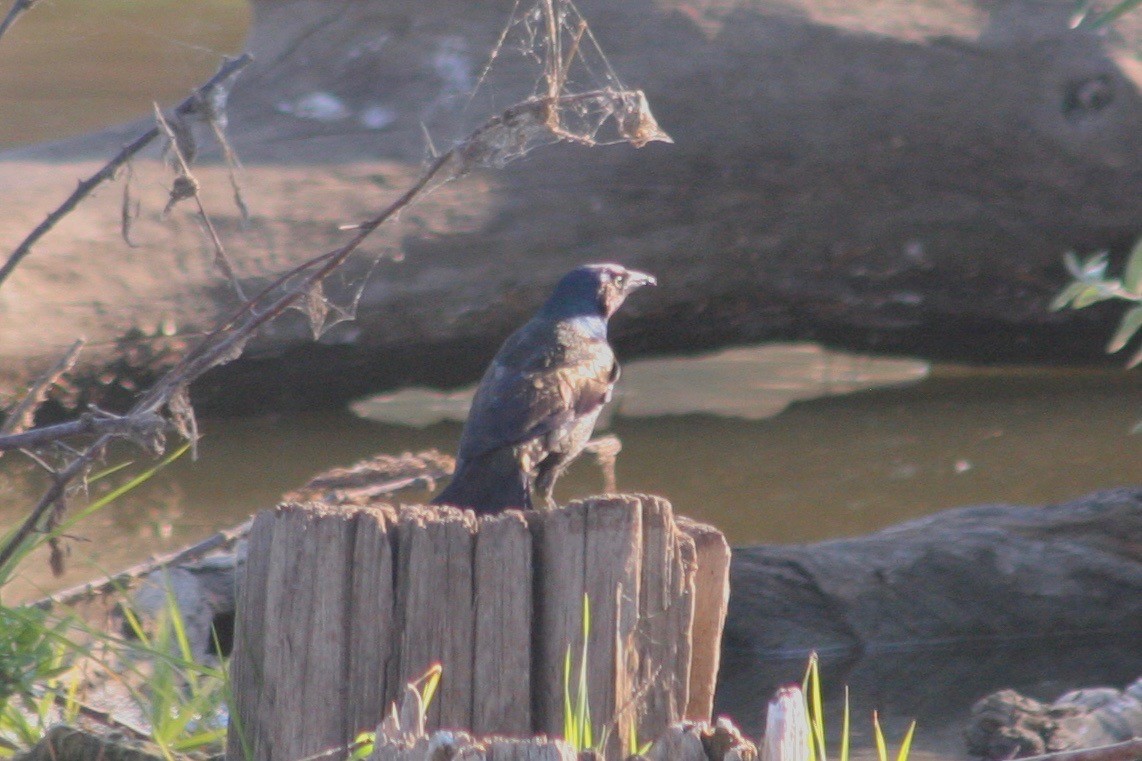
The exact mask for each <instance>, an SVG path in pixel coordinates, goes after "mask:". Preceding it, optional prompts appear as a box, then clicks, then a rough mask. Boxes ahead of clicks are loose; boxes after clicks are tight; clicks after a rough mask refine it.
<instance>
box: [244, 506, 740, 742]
mask: <svg viewBox="0 0 1142 761" xmlns="http://www.w3.org/2000/svg"><path fill="white" fill-rule="evenodd" d="M720 536H721V535H720V534H716V533H715V532H714V531H713V529H710V528H709V527H700V526H694V525H693V524H689V523H684V522H681V521H676V520H675V518H674V516H673V511H672V510H671V508H670V505H669V504H668V503H667V502H665V501H664V500H661V499H658V498H655V497H645V496H613V497H604V498H598V499H594V500H590V501H587V502H577V503H572V504H571V505H569V506H568V507H566V508H562V509H559V510H556V511H553V512H550V513H546V512H543V513H539V512H528V513H519V512H514V511H509V512H507V513H504V514H502V515H497V516H493V517H487V518H480V519H476V518H475V517H474V516H473V514H472V513H471V512H468V511H459V510H455V509H452V508H446V507H441V508H437V507H432V508H428V507H405V508H401V509H400V510H397V509H395V508H391V507H388V506H382V507H378V508H336V509H334V508H331V507H328V506H324V505H321V504H316V503H315V504H293V503H286V504H284V505H282V506H280V507H279V508H277V510H275V511H273V512H265V513H262V514H260V515H259V516H258V517H257V518H256V519H255V522H254V526H253V529H252V530H251V535H250V550H249V559H248V560H247V563H246V566H245V570H244V573H243V575H242V577H241V578H240V579H239V600H238V621H237V629H236V633H235V645H234V655H233V661H232V675H233V685H234V694H235V705H236V708H235V714H236V719H237V721H235V722H233V723H232V724H231V727H232V730H231V738H230V757H231V758H241V757H243V753H244V749H243V748H244V746H245V748H247V749H249V751H250V752H251V753H252V757H253V758H255V759H296V758H301V757H304V756H307V755H310V754H313V753H316V752H319V751H321V750H324V749H328V748H331V747H334V746H337V745H343V744H345V743H348V742H350V741H352V740H353V739H354V738H355V737H356V735H357V734H358V733H359V732H361V731H366V730H371V729H373V728H374V727H375V726H376V725H377V723H378V722H379V721H380V719H381V717H382V716H383V715H384V713H385V711H386V708H387V706H388V705H389V704H390V703H391V702H393V701H395V700H397V698H399V697H400V696H401V695H402V693H403V691H404V688H405V685H406V684H408V683H409V682H412V681H414V680H416V679H417V678H418V677H420V676H421V675H422V674H423V673H425V672H426V671H427V670H428V669H429V668H430V667H431V666H432V665H433V664H434V663H440V664H441V665H442V666H443V676H442V679H441V682H440V687H439V689H438V691H437V693H436V697H435V699H434V700H433V702H432V704H431V706H430V707H429V710H428V712H427V716H426V718H427V726H428V729H430V730H431V729H433V728H436V727H443V728H448V729H462V730H469V731H475V732H476V733H479V734H491V733H496V734H515V735H530V734H532V733H543V734H547V735H553V736H559V735H562V734H563V733H564V731H565V728H564V711H563V707H564V699H565V693H564V669H565V659H566V658H568V657H570V658H571V662H572V680H571V681H572V684H571V686H570V690H571V694H572V696H574V695H575V693H576V690H577V687H576V685H577V683H578V676H577V675H578V673H579V671H578V669H579V665H578V664H579V661H580V658H582V657H583V655H584V654H585V655H586V657H587V664H586V668H587V674H588V679H587V689H588V705H589V708H590V715H591V718H592V721H593V727H594V732H595V737H596V738H599V737H600V736H601V734H600V733H602V732H603V731H604V728H606V731H607V732H608V737H609V741H608V743H607V746H606V747H607V756H608V757H610V758H615V757H617V756H618V754H619V751H620V749H624V748H626V747H628V745H627V743H628V742H629V741H630V740H631V739H632V737H633V735H632V733H633V732H636V731H637V737H638V738H640V740H642V741H645V740H653V739H654V738H655V737H656V736H657V735H658V734H659V733H661V732H662V731H663V730H664V728H665V727H666V726H667V725H669V724H671V723H673V722H677V721H679V720H681V719H682V718H683V716H684V714H685V713H686V710H687V705H688V701H689V697H690V695H691V694H695V695H698V696H708V695H710V694H712V690H713V687H714V684H713V679H714V676H715V673H716V653H717V640H718V639H719V638H720V634H721V626H722V621H723V617H724V614H725V608H724V605H722V606H719V605H718V604H717V601H719V600H724V599H725V597H726V594H727V591H726V585H727V583H728V577H727V574H726V569H728V560H729V549H728V546H727V545H726V543H725V539H724V538H720ZM694 537H698V539H697V543H700V544H701V545H702V546H703V551H702V552H701V553H697V552H696V550H695V547H696V539H695V538H694ZM716 538H720V542H718V541H716ZM703 561H708V562H709V563H710V564H711V567H712V569H715V570H716V569H719V568H720V569H721V572H720V584H718V583H716V582H715V581H714V579H713V577H714V576H715V575H717V574H716V573H712V572H706V573H705V574H703V573H702V571H701V565H700V564H701V563H702V562H703ZM700 575H704V576H705V580H704V581H703V582H702V583H700V584H699V583H698V582H697V581H696V579H697V578H698V577H699V576H700ZM698 594H702V595H707V594H708V595H710V596H712V597H713V598H714V603H712V604H711V603H708V602H706V601H703V602H702V603H701V604H698V603H697V599H696V598H697V595H698ZM584 600H586V601H587V602H586V604H587V605H589V616H590V626H589V631H588V640H587V642H586V643H584V642H583V638H582V634H583V626H584V624H583V619H582V616H583V614H584V605H585V602H584ZM696 611H698V612H699V613H700V614H701V615H702V616H705V617H706V618H705V619H704V620H699V619H697V618H696ZM708 639H709V640H712V641H708ZM695 652H697V653H701V654H702V656H701V657H702V660H701V661H700V662H701V663H702V664H703V666H702V668H701V669H699V670H697V671H695V670H693V669H691V654H692V653H695ZM711 658H713V665H714V666H715V669H711V668H710V667H709V666H710V662H711V661H710V659H711ZM696 680H700V681H696ZM703 699H704V698H703ZM699 703H700V705H701V707H702V708H704V709H705V710H706V711H707V713H706V714H705V715H703V716H701V717H695V718H702V719H708V718H709V714H708V710H709V706H708V705H707V704H705V703H702V701H701V700H700V701H699Z"/></svg>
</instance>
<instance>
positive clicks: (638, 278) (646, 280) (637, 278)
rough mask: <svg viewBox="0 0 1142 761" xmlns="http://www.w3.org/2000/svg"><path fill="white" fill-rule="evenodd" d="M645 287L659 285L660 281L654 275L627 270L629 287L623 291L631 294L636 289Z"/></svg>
mask: <svg viewBox="0 0 1142 761" xmlns="http://www.w3.org/2000/svg"><path fill="white" fill-rule="evenodd" d="M644 285H658V280H656V279H655V277H654V275H648V274H647V273H645V272H639V271H638V270H627V286H626V288H624V289H623V290H625V291H627V292H630V291H633V290H634V289H636V288H642V287H643V286H644Z"/></svg>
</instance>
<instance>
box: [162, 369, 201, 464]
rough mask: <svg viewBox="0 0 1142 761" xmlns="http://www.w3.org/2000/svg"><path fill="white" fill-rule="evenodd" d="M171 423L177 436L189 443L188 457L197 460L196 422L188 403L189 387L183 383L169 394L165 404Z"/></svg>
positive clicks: (192, 409) (191, 407)
mask: <svg viewBox="0 0 1142 761" xmlns="http://www.w3.org/2000/svg"><path fill="white" fill-rule="evenodd" d="M167 410H168V411H169V412H170V416H171V423H173V424H174V427H175V430H176V431H178V433H179V435H180V436H182V437H183V438H184V439H186V440H187V441H189V442H190V456H191V457H192V458H194V459H198V420H197V418H195V416H194V407H193V406H192V405H191V403H190V387H189V386H188V385H187V384H186V383H183V384H182V385H180V386H179V387H178V388H177V389H175V392H174V393H173V394H171V398H170V400H169V401H168V402H167Z"/></svg>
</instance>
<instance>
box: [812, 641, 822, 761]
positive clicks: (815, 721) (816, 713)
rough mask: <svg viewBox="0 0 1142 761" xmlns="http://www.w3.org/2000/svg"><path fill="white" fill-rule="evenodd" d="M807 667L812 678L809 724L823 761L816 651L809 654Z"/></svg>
mask: <svg viewBox="0 0 1142 761" xmlns="http://www.w3.org/2000/svg"><path fill="white" fill-rule="evenodd" d="M809 669H810V671H811V672H812V675H813V678H812V679H811V680H810V682H811V685H810V686H811V687H812V690H813V692H812V701H813V717H812V722H811V724H812V727H813V733H814V734H815V735H816V738H815V739H816V741H817V751H818V754H819V755H818V758H819V759H820V761H825V713H824V711H823V710H822V708H821V670H820V666H819V659H818V657H817V654H816V653H813V654H812V655H810V656H809Z"/></svg>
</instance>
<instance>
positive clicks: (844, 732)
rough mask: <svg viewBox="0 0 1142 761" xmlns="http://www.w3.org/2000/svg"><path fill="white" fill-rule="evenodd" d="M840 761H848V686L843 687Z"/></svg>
mask: <svg viewBox="0 0 1142 761" xmlns="http://www.w3.org/2000/svg"><path fill="white" fill-rule="evenodd" d="M841 761H849V686H848V685H847V684H846V685H845V712H844V716H843V717H842V719H841Z"/></svg>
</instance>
